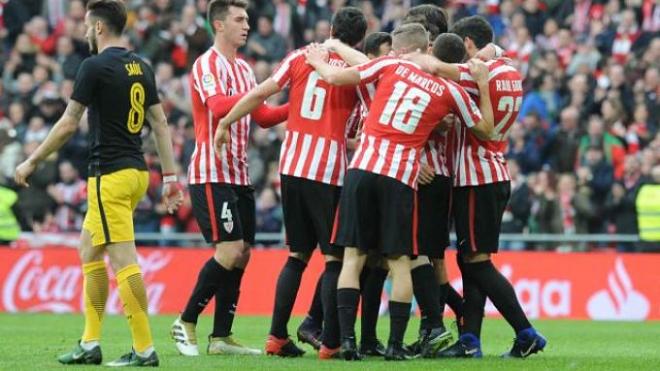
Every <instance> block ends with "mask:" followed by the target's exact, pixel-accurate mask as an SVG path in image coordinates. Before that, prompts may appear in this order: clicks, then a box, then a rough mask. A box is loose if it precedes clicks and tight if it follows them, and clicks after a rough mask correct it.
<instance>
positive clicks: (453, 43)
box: [433, 33, 467, 63]
mask: <svg viewBox="0 0 660 371" xmlns="http://www.w3.org/2000/svg"><path fill="white" fill-rule="evenodd" d="M465 54H467V51H466V50H465V43H464V42H463V39H461V37H460V36H458V35H456V34H453V33H443V34H442V35H440V36H438V37H437V38H436V39H435V41H434V42H433V55H434V56H435V57H436V58H438V59H439V60H441V61H443V62H445V63H461V62H463V61H464V60H465Z"/></svg>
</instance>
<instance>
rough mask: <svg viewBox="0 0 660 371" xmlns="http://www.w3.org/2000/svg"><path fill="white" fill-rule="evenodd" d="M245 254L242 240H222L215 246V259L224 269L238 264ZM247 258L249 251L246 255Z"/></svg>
mask: <svg viewBox="0 0 660 371" xmlns="http://www.w3.org/2000/svg"><path fill="white" fill-rule="evenodd" d="M244 256H245V249H244V246H243V242H242V241H232V242H223V243H220V244H218V245H217V246H216V249H215V254H214V257H215V260H216V261H217V262H218V263H220V265H222V266H223V267H225V268H226V269H232V268H234V267H237V266H240V264H241V263H242V262H243V260H244V259H245V258H244ZM247 259H249V253H248V256H247Z"/></svg>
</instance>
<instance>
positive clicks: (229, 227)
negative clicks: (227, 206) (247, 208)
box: [222, 220, 234, 233]
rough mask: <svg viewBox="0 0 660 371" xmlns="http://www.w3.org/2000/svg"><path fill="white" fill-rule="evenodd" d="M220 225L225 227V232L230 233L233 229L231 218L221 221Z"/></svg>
mask: <svg viewBox="0 0 660 371" xmlns="http://www.w3.org/2000/svg"><path fill="white" fill-rule="evenodd" d="M222 226H223V227H224V228H225V231H227V233H231V231H233V230H234V222H233V221H232V220H228V221H226V222H223V223H222Z"/></svg>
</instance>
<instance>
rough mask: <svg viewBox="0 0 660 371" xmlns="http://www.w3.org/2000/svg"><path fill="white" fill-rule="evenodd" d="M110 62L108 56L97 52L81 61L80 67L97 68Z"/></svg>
mask: <svg viewBox="0 0 660 371" xmlns="http://www.w3.org/2000/svg"><path fill="white" fill-rule="evenodd" d="M106 64H108V58H106V56H105V55H103V54H95V55H91V56H89V57H87V58H85V59H84V60H83V61H82V63H80V68H83V69H96V68H98V67H99V66H103V65H106Z"/></svg>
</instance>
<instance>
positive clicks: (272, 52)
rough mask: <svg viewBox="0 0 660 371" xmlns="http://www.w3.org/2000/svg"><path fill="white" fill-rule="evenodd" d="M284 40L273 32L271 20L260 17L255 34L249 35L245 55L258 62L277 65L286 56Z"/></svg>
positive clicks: (267, 17) (267, 16) (268, 17)
mask: <svg viewBox="0 0 660 371" xmlns="http://www.w3.org/2000/svg"><path fill="white" fill-rule="evenodd" d="M286 50H287V45H286V40H284V38H283V37H282V36H281V35H280V34H278V33H277V32H275V30H273V18H272V17H271V16H269V15H262V16H260V17H259V20H258V22H257V32H255V33H253V34H252V35H250V38H249V39H248V42H247V55H248V56H249V57H251V58H254V59H255V60H258V61H266V62H268V63H277V62H279V61H281V60H282V59H283V58H284V56H285V55H286Z"/></svg>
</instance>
